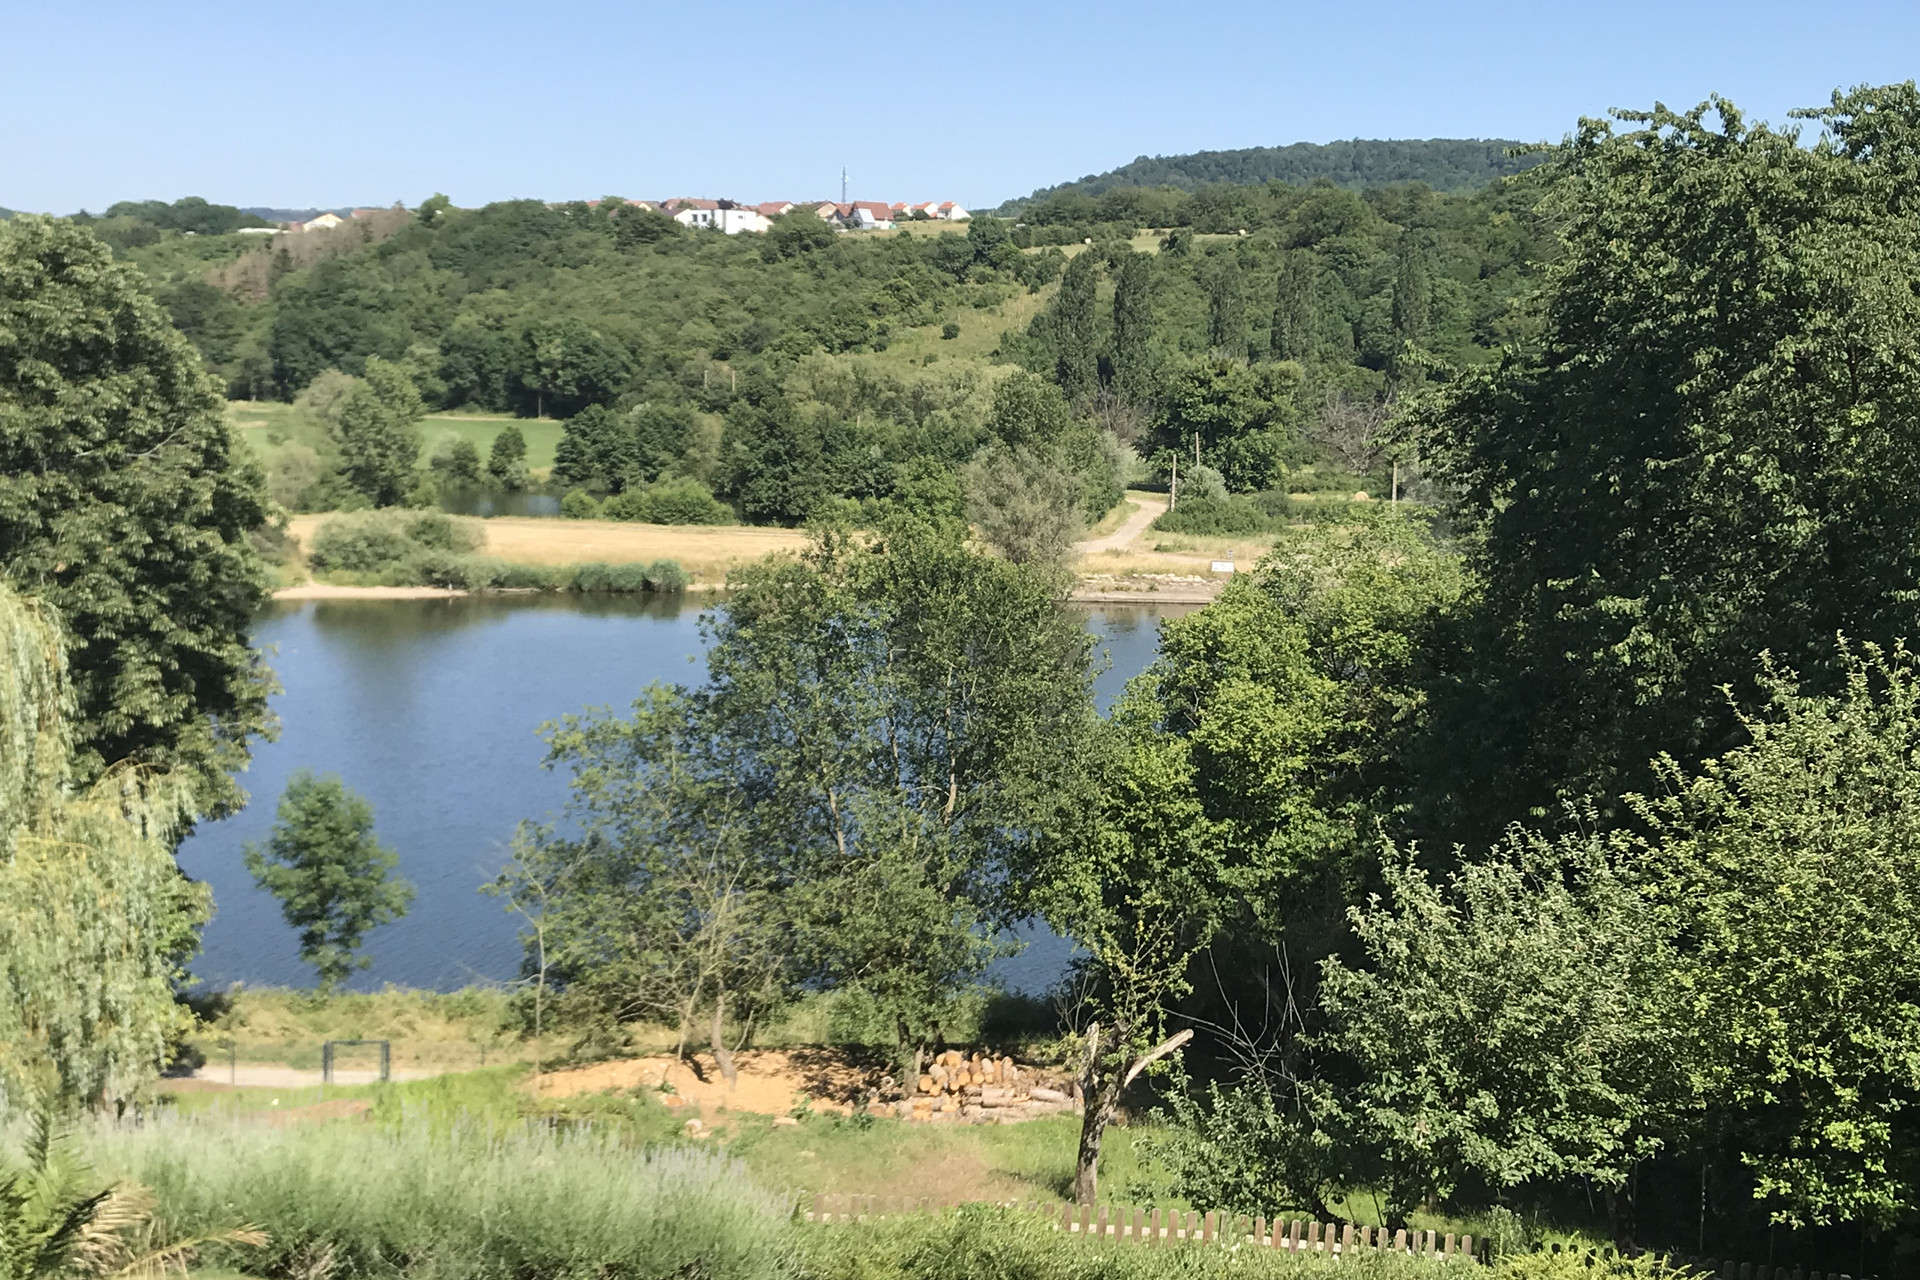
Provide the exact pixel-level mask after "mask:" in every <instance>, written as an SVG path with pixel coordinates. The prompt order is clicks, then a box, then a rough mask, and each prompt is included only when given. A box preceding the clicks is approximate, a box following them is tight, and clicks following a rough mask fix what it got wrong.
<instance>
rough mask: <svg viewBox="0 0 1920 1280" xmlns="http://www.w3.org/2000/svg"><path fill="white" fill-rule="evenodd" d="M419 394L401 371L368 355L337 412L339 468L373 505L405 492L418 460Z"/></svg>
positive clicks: (392, 500)
mask: <svg viewBox="0 0 1920 1280" xmlns="http://www.w3.org/2000/svg"><path fill="white" fill-rule="evenodd" d="M423 412H424V408H423V406H422V405H421V403H420V393H419V392H418V391H416V390H414V386H413V379H412V378H410V377H408V376H407V371H406V369H405V368H404V367H403V366H401V365H399V364H396V363H394V362H393V361H390V360H382V359H381V358H380V357H378V356H372V357H370V358H369V359H368V360H367V372H366V376H365V377H364V378H362V379H361V380H360V381H359V382H358V383H357V384H356V385H355V386H354V387H353V389H352V390H351V391H349V392H348V393H347V396H346V399H345V400H344V401H342V403H341V405H340V410H339V422H340V425H339V427H338V434H339V437H340V467H341V470H342V471H343V472H344V473H345V475H346V478H347V483H348V484H350V485H352V486H353V487H354V488H355V489H356V490H358V491H359V492H360V493H361V494H362V495H363V496H364V497H365V498H366V499H367V500H368V501H369V502H371V503H373V504H374V505H375V506H378V507H387V506H392V505H393V504H394V503H396V502H399V501H400V500H401V499H402V498H403V497H405V496H406V493H407V488H408V486H409V485H410V484H411V483H412V481H413V467H414V463H416V462H418V461H419V458H420V431H419V426H418V424H419V421H420V416H421V414H422V413H423Z"/></svg>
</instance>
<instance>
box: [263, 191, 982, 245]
mask: <svg viewBox="0 0 1920 1280" xmlns="http://www.w3.org/2000/svg"><path fill="white" fill-rule="evenodd" d="M614 198H616V199H617V198H618V197H614ZM600 203H601V202H600V201H598V200H588V201H586V205H587V207H588V208H598V207H599V206H600ZM624 203H626V204H628V205H631V206H633V207H634V208H636V209H648V210H652V211H655V212H658V213H664V214H666V215H667V216H668V217H670V218H672V219H673V220H674V221H675V222H678V223H681V224H683V225H685V226H689V227H704V228H706V229H708V230H711V231H723V232H725V233H726V234H727V235H730V236H731V235H738V234H740V233H741V232H743V231H756V232H757V231H766V230H768V229H769V228H770V227H772V226H773V220H774V219H775V218H778V217H780V216H781V215H782V214H786V213H791V212H793V211H794V210H795V209H806V210H810V211H812V213H813V214H814V215H815V216H816V217H818V218H819V219H820V220H821V221H822V222H826V223H830V224H831V225H833V226H835V227H837V228H839V229H840V230H843V231H886V230H890V229H891V228H892V227H893V226H894V225H895V224H897V223H901V222H965V221H967V220H968V219H969V218H971V217H972V216H973V215H972V214H970V213H968V212H967V211H966V210H965V209H963V208H961V207H960V206H959V205H957V204H955V203H954V202H953V201H951V200H928V201H926V202H924V203H922V204H908V203H907V202H905V201H897V202H895V203H893V204H887V203H885V202H884V201H880V200H848V201H833V200H803V201H800V202H798V203H796V202H794V201H792V200H765V201H762V202H761V203H759V204H742V203H740V202H739V201H736V200H704V199H694V198H690V197H679V198H675V199H672V200H627V201H625V202H624ZM554 207H555V208H559V207H560V206H559V205H555V206H554ZM385 212H388V211H387V210H384V209H354V210H352V211H350V212H349V213H348V214H347V216H346V217H344V218H343V217H341V216H340V215H339V214H337V213H322V214H319V215H317V216H315V217H312V218H309V219H307V220H306V221H305V222H289V223H285V224H283V225H281V226H278V227H261V228H258V230H259V231H260V232H262V233H271V232H276V231H330V230H332V229H333V228H335V227H339V226H344V225H345V224H346V223H347V222H349V221H351V220H353V219H355V218H368V217H372V216H373V215H375V214H379V213H385Z"/></svg>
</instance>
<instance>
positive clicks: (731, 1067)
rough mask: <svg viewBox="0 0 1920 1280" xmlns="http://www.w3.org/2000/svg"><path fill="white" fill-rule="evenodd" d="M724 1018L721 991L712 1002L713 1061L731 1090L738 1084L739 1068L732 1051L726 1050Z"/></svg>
mask: <svg viewBox="0 0 1920 1280" xmlns="http://www.w3.org/2000/svg"><path fill="white" fill-rule="evenodd" d="M726 1017H727V993H726V992H724V991H722V992H721V993H720V994H719V995H717V996H715V997H714V1000H713V1060H714V1061H715V1062H717V1063H719V1064H720V1078H721V1079H722V1080H725V1081H726V1082H727V1088H729V1089H731V1088H733V1087H734V1086H735V1085H737V1084H738V1083H739V1082H740V1068H739V1065H738V1064H736V1063H735V1062H734V1060H733V1050H731V1049H729V1048H727V1037H726V1026H725V1024H726Z"/></svg>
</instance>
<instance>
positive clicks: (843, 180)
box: [840, 165, 847, 204]
mask: <svg viewBox="0 0 1920 1280" xmlns="http://www.w3.org/2000/svg"><path fill="white" fill-rule="evenodd" d="M846 202H847V166H845V165H841V166H840V203H841V204H845V203H846Z"/></svg>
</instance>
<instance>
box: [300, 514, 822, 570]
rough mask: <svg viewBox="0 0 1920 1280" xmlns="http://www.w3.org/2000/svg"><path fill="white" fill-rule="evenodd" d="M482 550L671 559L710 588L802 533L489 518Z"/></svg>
mask: <svg viewBox="0 0 1920 1280" xmlns="http://www.w3.org/2000/svg"><path fill="white" fill-rule="evenodd" d="M326 518H327V517H326V516H324V515H305V516H295V517H294V518H293V519H292V521H291V522H289V526H288V531H289V532H290V533H292V534H293V536H294V537H296V538H298V539H300V541H301V543H302V544H303V545H304V544H305V543H306V541H307V539H308V537H309V536H310V535H311V534H312V532H313V531H314V530H315V529H316V528H318V527H319V526H320V523H321V522H322V521H323V520H325V519H326ZM476 523H478V524H479V526H480V528H481V530H482V531H483V533H484V534H485V537H486V542H485V544H484V545H483V546H482V547H481V550H482V551H483V552H484V553H485V554H487V555H490V556H497V557H498V558H500V559H502V560H509V561H512V562H513V563H515V564H585V563H588V562H591V561H600V562H603V563H606V564H632V563H635V562H646V561H652V560H677V561H679V562H680V567H681V568H683V569H685V570H686V571H687V572H688V573H690V574H692V575H693V578H694V580H695V581H696V582H699V583H702V584H705V585H713V586H717V585H719V584H721V583H723V582H725V581H726V577H727V570H728V569H730V568H732V567H733V566H735V565H740V564H745V563H747V562H748V561H751V560H758V559H759V558H760V557H761V556H764V555H766V554H767V553H768V552H772V551H797V550H799V549H800V548H802V547H804V546H806V544H807V535H806V534H804V533H802V532H800V531H799V530H797V529H769V528H763V527H758V526H750V525H731V524H729V525H694V524H629V523H627V522H625V521H619V520H565V519H535V518H529V517H519V516H495V517H493V518H491V519H488V520H480V521H477V522H476Z"/></svg>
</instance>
